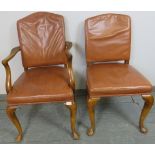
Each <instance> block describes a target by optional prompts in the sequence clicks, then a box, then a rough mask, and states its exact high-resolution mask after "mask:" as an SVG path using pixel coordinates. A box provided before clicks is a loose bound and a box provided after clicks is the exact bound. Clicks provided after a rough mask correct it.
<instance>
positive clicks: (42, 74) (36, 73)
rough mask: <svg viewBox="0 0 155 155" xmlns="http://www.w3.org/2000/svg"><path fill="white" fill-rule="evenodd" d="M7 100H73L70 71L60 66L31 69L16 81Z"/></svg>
mask: <svg viewBox="0 0 155 155" xmlns="http://www.w3.org/2000/svg"><path fill="white" fill-rule="evenodd" d="M7 100H8V103H9V104H25V103H27V104H28V103H42V102H65V101H72V100H73V92H72V89H71V88H70V87H69V75H68V72H67V70H66V69H65V68H63V67H60V66H54V67H40V68H33V69H29V70H28V71H26V72H24V73H23V74H22V75H21V76H20V77H19V78H18V79H17V81H16V82H15V83H14V85H13V88H12V90H11V91H10V92H9V94H8V96H7Z"/></svg>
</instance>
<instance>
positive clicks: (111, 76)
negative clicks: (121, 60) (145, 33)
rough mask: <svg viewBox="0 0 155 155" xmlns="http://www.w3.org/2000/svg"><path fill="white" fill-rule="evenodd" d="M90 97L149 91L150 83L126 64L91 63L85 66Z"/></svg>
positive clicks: (145, 92) (150, 88)
mask: <svg viewBox="0 0 155 155" xmlns="http://www.w3.org/2000/svg"><path fill="white" fill-rule="evenodd" d="M87 85H88V91H89V94H90V96H91V97H101V96H115V95H117V96H118V95H120V96H121V95H132V94H147V93H151V90H152V85H151V84H150V82H149V81H148V80H147V79H146V78H145V77H144V76H143V75H142V74H140V73H139V72H138V71H137V70H136V69H134V68H133V67H132V66H130V65H128V64H118V63H117V64H115V63H114V64H109V63H108V64H93V65H90V66H89V67H88V68H87Z"/></svg>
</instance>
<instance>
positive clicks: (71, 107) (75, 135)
mask: <svg viewBox="0 0 155 155" xmlns="http://www.w3.org/2000/svg"><path fill="white" fill-rule="evenodd" d="M68 103H69V104H68ZM65 105H66V107H67V108H68V109H69V110H70V123H71V130H72V136H73V139H75V140H78V139H80V135H79V133H78V132H77V130H76V112H77V105H76V103H75V102H67V103H65Z"/></svg>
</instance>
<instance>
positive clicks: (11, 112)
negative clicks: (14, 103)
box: [6, 106, 22, 142]
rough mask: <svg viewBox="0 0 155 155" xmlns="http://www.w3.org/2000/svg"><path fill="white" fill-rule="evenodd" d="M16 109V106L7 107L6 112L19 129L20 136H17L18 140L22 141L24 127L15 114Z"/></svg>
mask: <svg viewBox="0 0 155 155" xmlns="http://www.w3.org/2000/svg"><path fill="white" fill-rule="evenodd" d="M15 111H16V107H11V106H10V107H7V109H6V113H7V115H8V117H9V118H10V120H11V121H12V123H13V124H14V125H15V127H16V128H17V130H18V136H17V137H16V141H17V142H20V141H21V140H22V127H21V125H20V122H19V120H18V118H17V116H16V114H15Z"/></svg>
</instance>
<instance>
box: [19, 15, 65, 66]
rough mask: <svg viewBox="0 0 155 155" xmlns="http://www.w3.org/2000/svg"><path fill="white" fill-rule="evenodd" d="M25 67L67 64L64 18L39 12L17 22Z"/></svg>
mask: <svg viewBox="0 0 155 155" xmlns="http://www.w3.org/2000/svg"><path fill="white" fill-rule="evenodd" d="M17 29H18V36H19V42H20V47H21V50H22V51H21V52H22V61H23V66H24V67H27V68H28V67H37V66H46V65H56V64H65V63H66V62H67V57H66V54H65V34H64V18H63V16H61V15H57V14H53V13H48V12H37V13H33V14H31V15H29V16H27V17H25V18H23V19H20V20H18V22H17Z"/></svg>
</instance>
